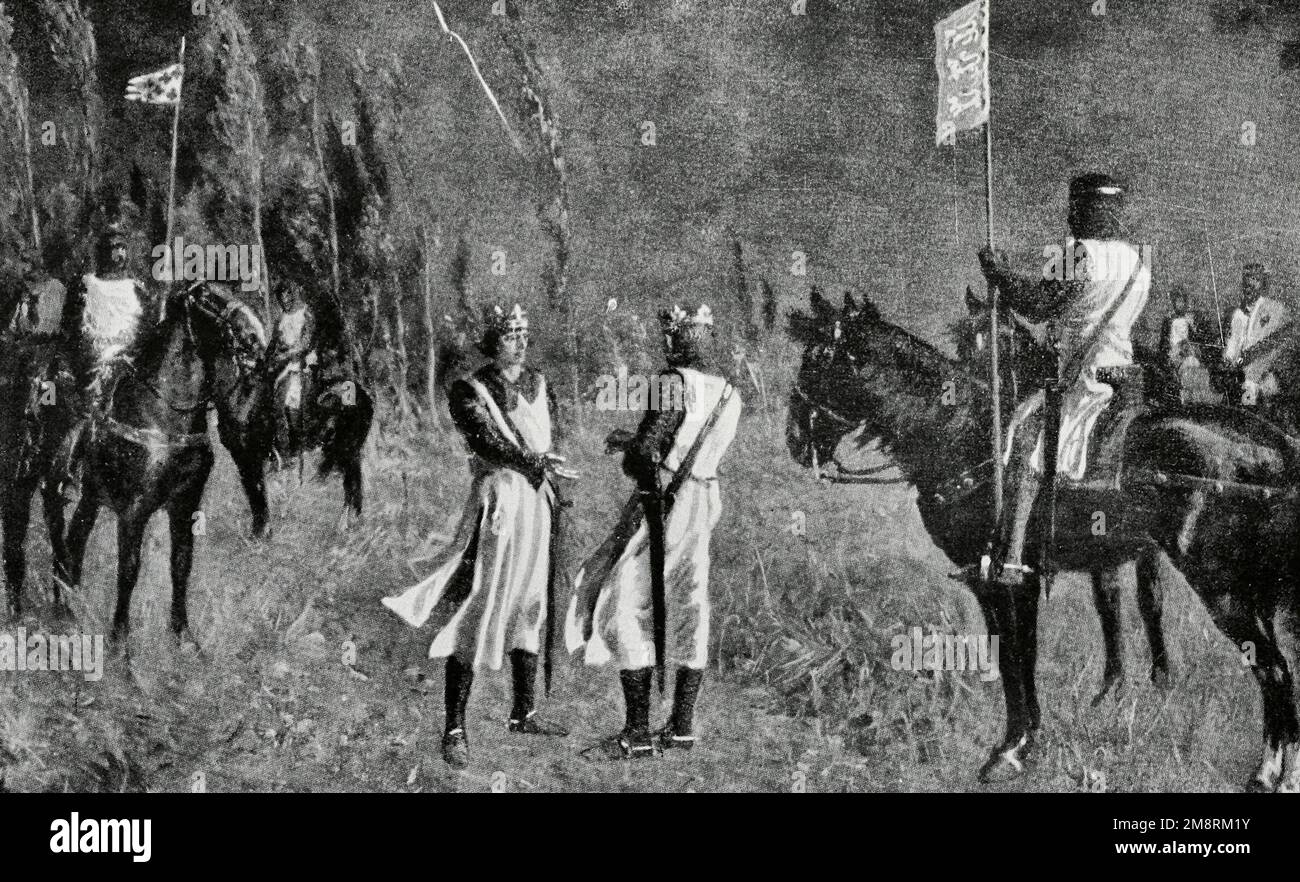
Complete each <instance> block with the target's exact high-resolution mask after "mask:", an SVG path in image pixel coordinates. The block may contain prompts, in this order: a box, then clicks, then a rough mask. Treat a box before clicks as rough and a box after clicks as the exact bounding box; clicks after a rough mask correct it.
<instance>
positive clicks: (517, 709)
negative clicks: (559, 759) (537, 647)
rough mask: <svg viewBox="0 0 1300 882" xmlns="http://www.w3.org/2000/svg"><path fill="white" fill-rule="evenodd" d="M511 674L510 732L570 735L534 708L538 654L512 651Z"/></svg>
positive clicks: (517, 650) (522, 650)
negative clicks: (512, 692)
mask: <svg viewBox="0 0 1300 882" xmlns="http://www.w3.org/2000/svg"><path fill="white" fill-rule="evenodd" d="M510 673H511V679H512V680H513V685H514V706H513V707H512V708H511V710H510V725H509V728H510V731H511V732H516V733H518V734H521V735H557V736H564V735H568V734H569V733H568V731H567V730H565V729H562V728H560V727H559V726H556V725H553V724H551V723H548V722H546V721H545V720H543V719H541V718H540V717H538V716H537V711H536V709H535V708H534V707H533V703H534V690H535V684H536V682H537V653H535V652H529V651H528V650H526V649H512V650H510Z"/></svg>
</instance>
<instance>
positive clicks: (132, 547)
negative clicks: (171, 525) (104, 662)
mask: <svg viewBox="0 0 1300 882" xmlns="http://www.w3.org/2000/svg"><path fill="white" fill-rule="evenodd" d="M148 523H149V515H148V514H146V513H145V512H144V511H143V510H142V509H140V508H134V507H133V508H131V509H128V510H127V511H124V512H122V513H121V514H120V515H118V518H117V607H116V609H115V610H114V612H113V632H112V640H113V643H114V645H115V647H116V651H117V652H124V651H126V649H127V648H128V647H127V640H128V639H129V638H130V632H131V594H132V593H133V592H134V591H135V583H136V581H137V580H138V579H139V578H140V553H141V551H142V547H141V546H142V545H143V544H144V530H145V527H146V526H147V525H148Z"/></svg>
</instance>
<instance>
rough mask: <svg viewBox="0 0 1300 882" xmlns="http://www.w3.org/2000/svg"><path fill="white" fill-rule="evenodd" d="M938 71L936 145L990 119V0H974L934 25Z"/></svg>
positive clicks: (947, 142) (935, 56) (946, 141)
mask: <svg viewBox="0 0 1300 882" xmlns="http://www.w3.org/2000/svg"><path fill="white" fill-rule="evenodd" d="M934 40H935V53H934V67H935V70H937V71H938V72H939V113H938V116H937V117H936V121H935V122H936V129H935V136H934V143H935V144H955V143H957V132H959V131H965V130H967V129H977V128H979V127H980V126H982V125H984V124H985V123H987V122H988V121H989V0H975V2H974V3H968V4H967V5H965V6H963V7H962V8H961V9H958V10H957V11H956V12H954V13H953V14H952V15H950V16H948V17H947V18H945V19H944V20H943V21H941V22H939V23H938V24H936V25H935V26H934Z"/></svg>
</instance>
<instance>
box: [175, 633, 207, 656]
mask: <svg viewBox="0 0 1300 882" xmlns="http://www.w3.org/2000/svg"><path fill="white" fill-rule="evenodd" d="M172 639H173V640H175V642H176V649H177V650H178V651H180V653H181V654H182V655H202V654H203V651H202V649H201V648H200V647H199V641H197V640H195V639H194V635H193V634H192V633H191V632H190V629H189V627H188V626H186V627H184V628H181V629H179V630H178V631H175V632H173V635H172Z"/></svg>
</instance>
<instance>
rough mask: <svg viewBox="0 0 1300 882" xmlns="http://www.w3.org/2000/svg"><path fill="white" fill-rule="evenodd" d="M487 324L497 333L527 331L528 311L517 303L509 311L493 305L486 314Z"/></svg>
mask: <svg viewBox="0 0 1300 882" xmlns="http://www.w3.org/2000/svg"><path fill="white" fill-rule="evenodd" d="M488 324H489V326H490V327H491V329H492V330H493V331H495V332H497V333H498V334H510V333H514V332H516V331H527V330H528V313H527V312H525V311H524V308H523V307H522V306H520V305H519V304H518V303H516V304H515V305H514V308H513V309H511V310H510V311H509V312H505V311H503V310H502V309H501V307H500V306H494V307H492V311H491V313H490V314H489V316H488Z"/></svg>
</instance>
